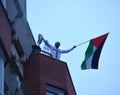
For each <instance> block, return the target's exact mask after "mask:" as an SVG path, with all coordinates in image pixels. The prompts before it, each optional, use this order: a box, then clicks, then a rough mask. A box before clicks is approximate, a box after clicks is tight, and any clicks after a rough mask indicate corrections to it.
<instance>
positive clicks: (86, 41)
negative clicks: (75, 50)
mask: <svg viewBox="0 0 120 95" xmlns="http://www.w3.org/2000/svg"><path fill="white" fill-rule="evenodd" d="M89 41H90V40H88V41H85V42H83V43H80V44H78V45H76V47H77V46H80V45H82V44H85V43H87V42H89Z"/></svg>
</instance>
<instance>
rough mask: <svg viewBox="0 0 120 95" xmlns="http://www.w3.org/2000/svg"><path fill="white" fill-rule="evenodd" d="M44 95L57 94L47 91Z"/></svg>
mask: <svg viewBox="0 0 120 95" xmlns="http://www.w3.org/2000/svg"><path fill="white" fill-rule="evenodd" d="M46 95H58V94H56V93H53V92H49V91H47V93H46Z"/></svg>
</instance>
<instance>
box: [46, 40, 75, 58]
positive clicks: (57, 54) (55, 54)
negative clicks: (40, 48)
mask: <svg viewBox="0 0 120 95" xmlns="http://www.w3.org/2000/svg"><path fill="white" fill-rule="evenodd" d="M45 44H46V45H47V46H48V47H49V49H50V50H51V55H52V57H53V58H56V59H60V57H61V54H62V53H68V52H70V51H72V50H73V49H74V47H72V48H71V49H68V50H60V49H57V48H56V47H55V46H52V45H50V44H49V43H48V42H47V41H45Z"/></svg>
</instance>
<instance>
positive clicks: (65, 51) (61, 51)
mask: <svg viewBox="0 0 120 95" xmlns="http://www.w3.org/2000/svg"><path fill="white" fill-rule="evenodd" d="M75 48H76V46H73V47H72V48H70V49H68V50H60V51H59V52H60V53H68V52H70V51H72V50H73V49H75Z"/></svg>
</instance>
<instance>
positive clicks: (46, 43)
mask: <svg viewBox="0 0 120 95" xmlns="http://www.w3.org/2000/svg"><path fill="white" fill-rule="evenodd" d="M43 42H44V43H45V45H47V46H48V47H49V48H52V47H53V46H52V45H51V44H49V42H48V41H47V40H45V39H44V38H43Z"/></svg>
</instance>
